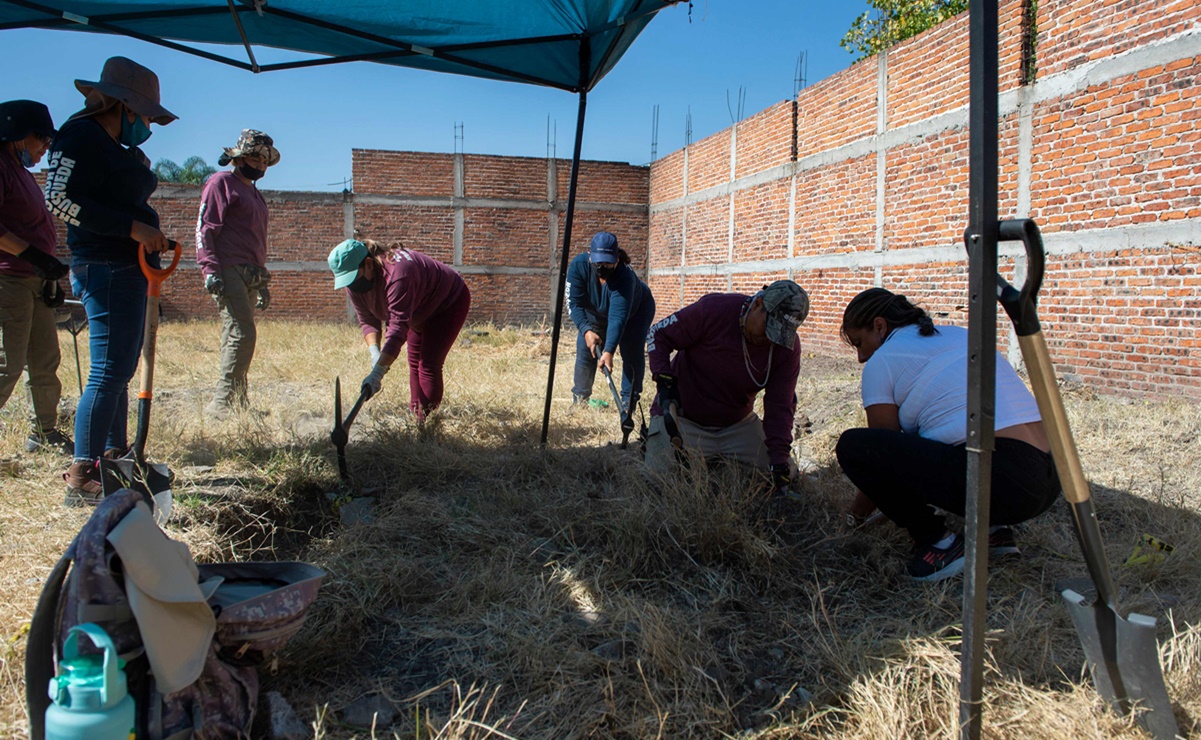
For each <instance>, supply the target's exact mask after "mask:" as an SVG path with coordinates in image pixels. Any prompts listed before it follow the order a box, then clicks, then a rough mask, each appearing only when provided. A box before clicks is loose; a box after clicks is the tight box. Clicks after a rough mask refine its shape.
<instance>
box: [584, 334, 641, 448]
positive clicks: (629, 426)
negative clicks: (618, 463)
mask: <svg viewBox="0 0 1201 740" xmlns="http://www.w3.org/2000/svg"><path fill="white" fill-rule="evenodd" d="M592 353H593V356H595V357H596V358H597V359H598V360H599V359H600V357H599V353H598V352H597V349H596V348H595V347H593V348H592ZM601 372H602V373H604V374H605V379H606V380H608V381H609V391H610V392H612V394H613V405H614V406H616V407H617V413H619V414H621V449H623V450H624V449H626V448H627V447H629V445H630V432H632V431H634V417H633V415H632V414H630V412H629V409H627V408H626V407H625V406H623V405H622V403H621V394H620V393H618V392H617V385H616V384H615V383H614V382H613V373H612V372H610V371H609V368H607V367H605V366H604V365H601Z"/></svg>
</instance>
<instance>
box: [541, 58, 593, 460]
mask: <svg viewBox="0 0 1201 740" xmlns="http://www.w3.org/2000/svg"><path fill="white" fill-rule="evenodd" d="M587 46H588V45H587V44H584V48H585V49H587ZM585 54H586V52H581V55H585ZM581 68H582V69H586V68H587V66H586V65H582V66H581ZM587 102H588V93H586V92H584V91H581V92H580V107H579V113H578V114H577V115H576V120H575V149H574V151H573V152H572V154H571V184H570V186H569V187H568V189H567V218H566V219H564V222H563V254H562V256H561V257H560V259H559V288H558V290H557V291H556V292H555V323H554V327H553V328H552V329H551V340H550V369H549V370H548V371H547V375H546V405H545V407H544V408H543V410H542V439H541V441H540V442H539V444H541V445H542V446H543V447H546V437H547V433H548V432H549V430H550V400H551V394H552V393H553V392H554V389H555V360H556V359H557V358H558V356H559V325H560V324H562V323H563V291H564V289H565V288H566V286H567V263H568V261H569V258H570V256H571V251H570V250H571V225H572V220H573V219H574V216H575V193H576V186H577V185H578V184H579V179H580V148H581V146H582V145H583V141H584V110H585V108H586V106H587Z"/></svg>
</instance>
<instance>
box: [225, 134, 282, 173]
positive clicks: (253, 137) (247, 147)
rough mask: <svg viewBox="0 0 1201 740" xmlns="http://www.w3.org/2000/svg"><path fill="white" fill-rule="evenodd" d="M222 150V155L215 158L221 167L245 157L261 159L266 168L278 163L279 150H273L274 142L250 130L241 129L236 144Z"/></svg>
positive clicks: (264, 135) (268, 137) (266, 136)
mask: <svg viewBox="0 0 1201 740" xmlns="http://www.w3.org/2000/svg"><path fill="white" fill-rule="evenodd" d="M222 149H223V150H224V153H223V154H222V155H221V156H220V157H218V158H217V164H218V165H219V166H221V167H224V166H225V165H227V164H229V163H230V162H231V161H232V160H234V159H237V158H238V157H247V156H249V157H262V158H263V159H264V160H266V162H267V166H268V167H273V166H275V164H276V163H277V162H279V150H278V149H276V148H275V140H274V139H272V138H271V137H270V136H268V135H267V134H264V133H263V132H262V131H256V130H255V129H252V128H244V129H242V135H241V136H239V137H238V143H237V144H236V145H234V146H232V147H222Z"/></svg>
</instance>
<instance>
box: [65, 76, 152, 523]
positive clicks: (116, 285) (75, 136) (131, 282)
mask: <svg viewBox="0 0 1201 740" xmlns="http://www.w3.org/2000/svg"><path fill="white" fill-rule="evenodd" d="M75 87H76V88H77V89H78V90H79V92H80V93H82V94H83V96H84V98H85V101H86V102H85V103H84V107H83V109H82V110H80V111H79V112H78V113H76V114H75V115H73V116H71V117H70V118H68V119H67V122H66V123H65V124H63V126H62V129H61V130H60V131H59V132H58V136H57V137H56V138H55V139H54V143H53V144H52V145H51V147H50V160H49V169H48V171H47V173H46V202H47V203H48V204H49V206H50V211H51V213H53V214H54V215H55V216H57V217H58V218H59V219H61V220H63V221H64V222H66V224H67V246H68V247H70V249H71V290H72V292H74V293H75V295H77V296H79V298H80V300H81V301H82V302H83V307H84V310H85V311H86V312H87V315H88V328H89V334H90V338H89V341H88V346H89V348H90V350H91V357H92V367H91V370H90V371H89V373H88V384H87V387H86V388H84V391H83V396H82V397H81V398H80V399H79V406H78V408H77V409H76V411H75V461H74V462H73V463H72V464H71V466H70V467H69V468H68V469H67V472H66V474H65V475H64V476H63V478H64V480H66V482H67V496H66V499H65V500H64V503H66V504H67V505H69V506H79V505H82V504H91V505H95V504H97V503H99V501H100V499H101V497H102V489H101V485H100V471H99V469H98V466H97V461H98V460H99V458H100V457H101V455H105V456H108V457H120V456H121V455H122V454H124V453H125V451H126V450H127V448H128V446H129V441H128V437H127V432H128V423H127V420H128V418H129V391H128V388H129V381H130V380H131V379H132V378H133V374H134V370H135V369H136V368H137V364H138V356H139V354H140V351H141V347H142V330H143V323H144V322H145V314H146V286H147V282H146V277H145V276H144V275H143V274H142V269H141V267H140V266H139V265H138V251H139V250H144V251H145V252H146V253H147V261H148V262H149V263H150V264H152V265H153V266H154V267H158V265H159V258H158V255H159V252H162V251H165V250H167V249H169V248H170V242H169V241H168V239H167V237H166V235H165V234H163V232H162V231H160V230H159V220H158V212H157V211H155V210H154V208H153V206H151V205H150V196H151V195H152V194H153V193H154V191H155V190H156V189H157V188H158V178H157V177H155V175H154V172H153V171H151V169H150V160H149V159H147V158H146V155H145V154H143V153H142V150H141V149H140V148H139V147H140V146H141V145H142V144H143V143H144V142H145V141H146V140H147V139H148V138H150V133H151V132H150V124H152V123H157V124H158V125H160V126H165V125H167V124H168V123H171V122H172V121H174V120H175V118H176V116H175V114H173V113H171V111H169V110H167V109H166V108H164V107H163V106H162V104H160V102H159V84H158V76H157V75H155V74H154V72H151V71H150V70H149V69H146V68H145V67H143V66H142V65H140V64H138V63H137V62H134V61H132V60H130V59H126V58H124V57H112V58H110V59H109V60H108V61H106V62H105V63H104V69H103V70H102V71H101V73H100V79H99V80H97V81H95V82H89V81H86V80H76V81H75Z"/></svg>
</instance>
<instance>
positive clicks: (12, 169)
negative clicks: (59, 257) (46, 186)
mask: <svg viewBox="0 0 1201 740" xmlns="http://www.w3.org/2000/svg"><path fill="white" fill-rule="evenodd" d="M10 232H11V233H12V234H13V235H14V236H16V237H17V238H19V239H21V240H23V241H26V242H28V243H29V244H30V246H33V247H36V248H37V249H40V250H42V251H43V252H45V253H46V254H54V247H55V245H56V244H57V243H58V234H57V233H55V231H54V219H53V218H51V217H50V211H49V210H47V209H46V198H45V196H43V195H42V189H41V188H39V187H38V183H37V181H36V180H34V179H33V175H31V174H29V170H27V169H25V168H24V167H22V166H21V163H20V162H18V161H17V160H16V158H15V157H12V156H9V153H8V152H6V151H3V150H0V236H4V235H5V234H8V233H10ZM0 272H3V273H4V274H5V275H12V276H14V277H33V274H34V272H33V265H31V264H29V263H28V262H26V261H25V260H23V259H20V258H18V257H16V256H15V255H11V254H9V253H8V252H5V251H3V250H0Z"/></svg>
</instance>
